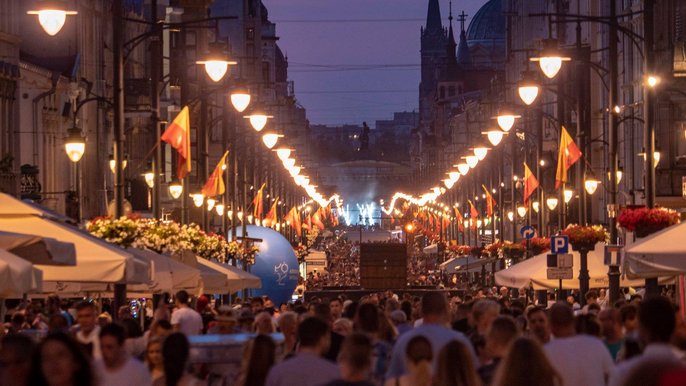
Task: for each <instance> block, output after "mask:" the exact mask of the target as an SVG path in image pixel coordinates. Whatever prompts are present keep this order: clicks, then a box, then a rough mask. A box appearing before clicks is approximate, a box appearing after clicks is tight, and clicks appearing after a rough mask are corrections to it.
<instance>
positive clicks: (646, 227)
mask: <svg viewBox="0 0 686 386" xmlns="http://www.w3.org/2000/svg"><path fill="white" fill-rule="evenodd" d="M617 222H618V223H619V226H621V227H622V228H625V229H626V230H628V231H630V232H636V235H637V236H638V237H645V236H648V235H649V234H652V233H655V232H657V231H659V230H662V229H664V228H667V227H668V226H671V225H674V224H676V223H678V222H679V214H678V213H676V212H674V211H670V210H667V209H664V208H653V209H649V208H646V207H642V208H624V209H623V210H622V211H621V213H620V214H619V217H618V218H617Z"/></svg>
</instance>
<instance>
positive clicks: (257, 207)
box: [252, 184, 265, 223]
mask: <svg viewBox="0 0 686 386" xmlns="http://www.w3.org/2000/svg"><path fill="white" fill-rule="evenodd" d="M264 185H265V184H262V186H260V189H259V190H258V191H257V194H256V195H255V198H253V200H252V208H253V216H254V217H255V223H257V220H260V221H261V220H262V213H263V211H264V203H263V202H262V201H264V200H263V199H262V193H263V190H264Z"/></svg>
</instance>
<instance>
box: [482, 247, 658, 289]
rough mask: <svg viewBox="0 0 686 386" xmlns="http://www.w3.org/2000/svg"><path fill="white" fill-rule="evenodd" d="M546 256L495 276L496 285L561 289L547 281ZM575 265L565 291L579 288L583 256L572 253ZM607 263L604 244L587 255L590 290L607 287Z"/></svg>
mask: <svg viewBox="0 0 686 386" xmlns="http://www.w3.org/2000/svg"><path fill="white" fill-rule="evenodd" d="M547 255H548V254H547V253H542V254H540V255H537V256H534V257H532V258H530V259H526V260H524V261H522V262H520V263H518V264H515V265H513V266H511V267H510V268H508V269H505V270H502V271H499V272H496V273H495V282H496V284H498V285H503V286H507V287H513V288H523V287H528V286H529V284H530V283H531V284H533V286H534V289H554V288H558V285H559V281H558V280H556V279H554V280H549V279H547V274H546V272H547V268H548V267H547ZM572 256H573V259H574V263H573V264H574V265H573V268H572V272H573V275H574V276H573V277H574V279H572V280H562V288H563V289H577V288H579V267H580V259H581V257H580V255H579V253H578V252H572ZM604 259H605V244H603V243H598V244H596V246H595V250H593V251H590V252H589V253H588V273H589V276H590V280H589V287H590V288H603V287H607V286H608V285H609V284H608V278H607V272H608V267H607V266H606V265H605V264H604ZM644 284H645V283H644V282H643V281H637V280H622V281H621V285H622V286H642V285H644Z"/></svg>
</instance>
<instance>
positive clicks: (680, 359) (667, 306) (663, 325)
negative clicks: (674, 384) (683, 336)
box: [610, 296, 685, 386]
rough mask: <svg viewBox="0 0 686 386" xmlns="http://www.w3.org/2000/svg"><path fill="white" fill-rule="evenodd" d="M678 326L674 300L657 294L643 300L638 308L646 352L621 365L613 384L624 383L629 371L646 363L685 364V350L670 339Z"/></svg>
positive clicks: (611, 383)
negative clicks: (677, 346) (673, 344)
mask: <svg viewBox="0 0 686 386" xmlns="http://www.w3.org/2000/svg"><path fill="white" fill-rule="evenodd" d="M675 328H676V315H675V309H674V306H673V305H672V302H671V301H670V300H669V299H667V298H665V297H663V296H655V297H649V298H648V299H646V300H644V301H642V302H641V304H640V305H639V309H638V334H639V337H640V339H641V342H642V343H643V344H644V345H645V349H643V353H642V354H641V355H639V356H637V357H633V358H631V359H629V360H627V361H625V362H622V363H620V364H618V365H617V369H616V371H615V373H614V374H613V376H612V378H611V379H610V386H619V385H623V384H624V383H625V382H626V380H627V378H628V377H629V374H631V373H632V371H633V370H635V369H637V368H639V367H640V366H641V365H642V364H644V363H648V362H651V361H659V362H661V363H674V364H681V365H683V364H684V359H685V356H684V353H683V352H681V351H679V350H678V349H677V348H676V347H674V346H672V345H671V344H670V343H669V342H670V339H671V338H672V334H673V333H674V329H675Z"/></svg>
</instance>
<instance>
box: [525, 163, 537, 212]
mask: <svg viewBox="0 0 686 386" xmlns="http://www.w3.org/2000/svg"><path fill="white" fill-rule="evenodd" d="M536 188H538V180H537V179H536V176H534V174H533V173H532V172H531V169H529V166H528V165H527V164H526V162H524V204H525V205H528V204H529V197H530V196H531V195H532V194H534V191H535V190H536Z"/></svg>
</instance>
